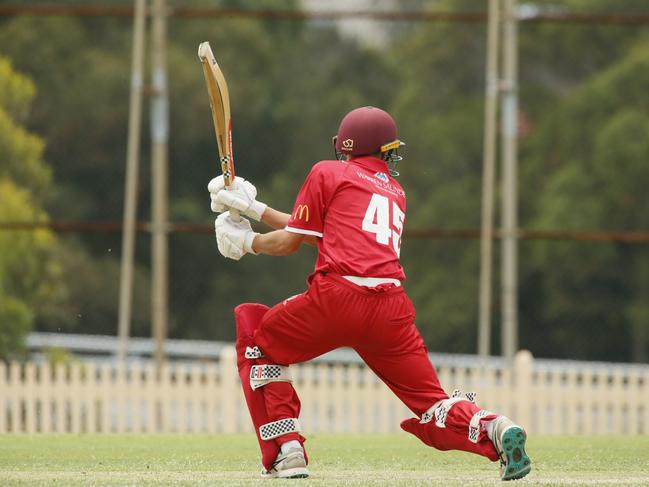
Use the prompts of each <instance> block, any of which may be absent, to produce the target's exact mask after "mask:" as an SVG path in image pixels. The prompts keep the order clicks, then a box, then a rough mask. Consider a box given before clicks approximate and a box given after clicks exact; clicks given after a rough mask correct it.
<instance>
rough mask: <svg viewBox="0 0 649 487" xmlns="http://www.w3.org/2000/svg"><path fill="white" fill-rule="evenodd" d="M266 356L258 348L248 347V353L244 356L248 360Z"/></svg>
mask: <svg viewBox="0 0 649 487" xmlns="http://www.w3.org/2000/svg"><path fill="white" fill-rule="evenodd" d="M263 356H264V354H263V353H261V350H259V347H258V346H256V345H255V346H254V347H246V353H245V354H244V357H246V358H247V359H255V358H261V357H263Z"/></svg>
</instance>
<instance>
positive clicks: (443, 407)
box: [419, 389, 477, 428]
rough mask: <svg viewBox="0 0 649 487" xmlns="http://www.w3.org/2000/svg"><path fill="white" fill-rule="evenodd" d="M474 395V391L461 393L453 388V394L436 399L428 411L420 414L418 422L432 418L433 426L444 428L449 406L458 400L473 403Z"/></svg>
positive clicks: (425, 421)
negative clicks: (445, 397) (446, 397)
mask: <svg viewBox="0 0 649 487" xmlns="http://www.w3.org/2000/svg"><path fill="white" fill-rule="evenodd" d="M476 395H477V394H476V393H475V392H467V393H466V394H463V393H462V391H461V390H459V389H455V390H454V391H453V394H451V397H449V398H448V399H443V400H441V401H437V402H436V403H435V404H433V405H432V406H431V407H430V408H429V409H428V411H426V412H425V413H424V414H422V415H421V420H420V421H419V422H420V423H422V424H424V423H430V422H431V421H432V420H433V418H434V419H435V426H437V427H438V428H446V417H447V416H448V412H449V410H450V409H451V407H453V405H454V404H456V403H458V402H460V401H467V402H471V403H473V404H475V398H476Z"/></svg>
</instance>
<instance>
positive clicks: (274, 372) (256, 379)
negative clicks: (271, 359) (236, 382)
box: [250, 364, 293, 391]
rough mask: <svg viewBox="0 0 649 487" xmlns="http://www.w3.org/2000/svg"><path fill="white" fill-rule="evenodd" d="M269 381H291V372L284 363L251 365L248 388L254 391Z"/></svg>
mask: <svg viewBox="0 0 649 487" xmlns="http://www.w3.org/2000/svg"><path fill="white" fill-rule="evenodd" d="M269 382H293V378H292V377H291V372H290V371H289V369H288V367H286V366H284V365H273V364H265V365H253V366H252V367H251V368H250V388H251V389H252V390H253V391H254V390H256V389H259V388H260V387H264V386H265V385H266V384H268V383H269Z"/></svg>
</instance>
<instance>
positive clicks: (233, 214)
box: [230, 208, 241, 222]
mask: <svg viewBox="0 0 649 487" xmlns="http://www.w3.org/2000/svg"><path fill="white" fill-rule="evenodd" d="M230 218H231V219H232V221H235V222H238V221H241V216H240V215H239V210H235V209H234V208H230Z"/></svg>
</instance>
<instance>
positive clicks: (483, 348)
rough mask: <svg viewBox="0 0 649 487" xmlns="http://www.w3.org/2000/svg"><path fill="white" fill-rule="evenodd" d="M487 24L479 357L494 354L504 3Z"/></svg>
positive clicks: (492, 0) (492, 2)
mask: <svg viewBox="0 0 649 487" xmlns="http://www.w3.org/2000/svg"><path fill="white" fill-rule="evenodd" d="M488 15H489V17H488V21H487V63H486V64H487V65H486V74H485V78H486V87H485V112H484V143H483V144H484V148H483V169H482V227H481V232H480V311H479V313H480V314H479V322H478V323H479V328H478V354H479V355H480V356H481V357H486V356H488V355H489V353H490V348H491V347H490V338H491V295H492V283H493V278H492V274H493V272H492V261H493V233H494V232H493V229H494V224H493V213H494V179H495V172H496V171H495V166H496V135H497V130H496V123H497V119H498V50H499V48H500V46H499V44H500V43H499V39H500V35H499V26H500V0H489V13H488Z"/></svg>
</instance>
